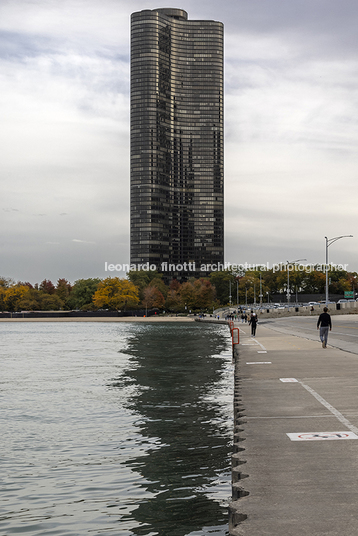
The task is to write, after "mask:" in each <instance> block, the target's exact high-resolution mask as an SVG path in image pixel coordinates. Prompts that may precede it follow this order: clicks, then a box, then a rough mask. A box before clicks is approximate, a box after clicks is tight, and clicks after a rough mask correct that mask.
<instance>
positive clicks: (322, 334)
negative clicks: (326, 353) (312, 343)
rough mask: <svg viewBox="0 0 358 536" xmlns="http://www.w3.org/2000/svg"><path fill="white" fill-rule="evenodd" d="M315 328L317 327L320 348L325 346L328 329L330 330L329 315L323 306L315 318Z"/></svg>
mask: <svg viewBox="0 0 358 536" xmlns="http://www.w3.org/2000/svg"><path fill="white" fill-rule="evenodd" d="M317 329H319V338H320V339H321V342H322V348H327V339H328V330H329V331H331V330H332V321H331V315H329V314H328V309H327V307H324V309H323V313H321V314H320V315H319V317H318V320H317Z"/></svg>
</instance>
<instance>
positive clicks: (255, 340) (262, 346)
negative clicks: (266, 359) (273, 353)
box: [251, 339, 267, 352]
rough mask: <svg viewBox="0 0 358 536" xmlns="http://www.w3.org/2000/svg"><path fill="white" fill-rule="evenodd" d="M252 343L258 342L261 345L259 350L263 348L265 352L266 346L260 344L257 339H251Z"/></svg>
mask: <svg viewBox="0 0 358 536" xmlns="http://www.w3.org/2000/svg"><path fill="white" fill-rule="evenodd" d="M251 340H252V341H253V342H254V343H256V344H258V345H259V346H260V347H261V350H265V352H267V350H266V348H265V347H264V345H263V344H261V343H260V342H259V341H258V340H257V339H251Z"/></svg>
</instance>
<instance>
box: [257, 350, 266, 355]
mask: <svg viewBox="0 0 358 536" xmlns="http://www.w3.org/2000/svg"><path fill="white" fill-rule="evenodd" d="M257 353H258V354H267V351H266V350H257Z"/></svg>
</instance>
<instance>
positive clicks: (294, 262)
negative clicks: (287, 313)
mask: <svg viewBox="0 0 358 536" xmlns="http://www.w3.org/2000/svg"><path fill="white" fill-rule="evenodd" d="M306 260H307V259H297V260H296V261H287V307H288V308H290V270H289V269H288V265H289V264H296V263H297V262H300V261H306Z"/></svg>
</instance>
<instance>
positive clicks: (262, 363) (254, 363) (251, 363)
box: [246, 361, 272, 365]
mask: <svg viewBox="0 0 358 536" xmlns="http://www.w3.org/2000/svg"><path fill="white" fill-rule="evenodd" d="M246 365H272V362H271V361H246Z"/></svg>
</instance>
